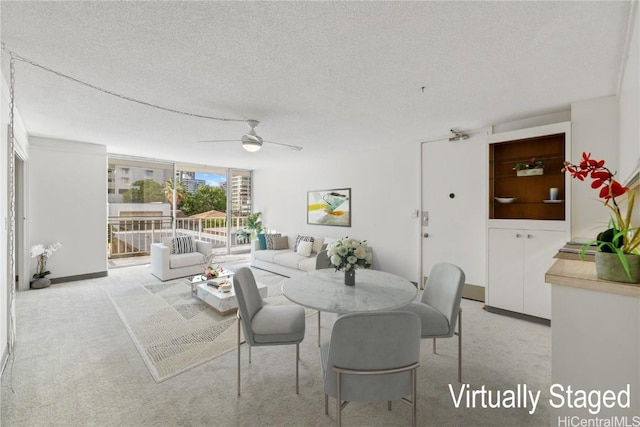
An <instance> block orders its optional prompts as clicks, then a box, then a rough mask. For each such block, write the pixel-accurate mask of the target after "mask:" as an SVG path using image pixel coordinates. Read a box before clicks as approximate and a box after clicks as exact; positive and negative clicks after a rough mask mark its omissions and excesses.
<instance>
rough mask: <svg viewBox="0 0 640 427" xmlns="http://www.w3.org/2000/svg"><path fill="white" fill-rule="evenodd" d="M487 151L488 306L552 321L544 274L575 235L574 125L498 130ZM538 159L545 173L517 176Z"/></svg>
mask: <svg viewBox="0 0 640 427" xmlns="http://www.w3.org/2000/svg"><path fill="white" fill-rule="evenodd" d="M488 150H489V156H488V159H489V162H488V168H489V170H488V177H489V183H488V189H489V191H488V196H489V203H488V206H489V211H488V215H487V216H488V239H487V242H488V247H487V252H488V268H487V272H488V277H487V299H486V303H487V307H488V308H489V309H492V308H496V309H501V310H507V311H509V312H515V313H522V314H526V315H529V316H535V317H537V318H542V319H551V288H550V286H549V285H548V284H546V283H545V277H544V276H545V273H546V271H547V270H548V269H549V267H551V265H552V264H553V262H554V256H555V255H556V254H557V252H558V249H560V248H561V247H563V246H564V245H565V243H566V242H567V241H568V240H569V235H570V227H569V221H568V218H570V217H571V216H570V203H568V202H567V201H569V200H570V185H569V177H568V176H567V175H566V174H565V173H563V172H562V167H563V162H564V160H565V159H567V158H569V153H570V124H569V123H559V124H555V125H548V126H541V127H538V128H531V129H524V130H518V131H513V132H507V133H502V134H494V135H491V136H490V137H489V146H488ZM535 162H542V164H543V165H544V168H543V170H542V171H535V172H534V173H531V174H522V173H521V174H518V172H517V166H516V165H518V164H526V163H535ZM552 188H553V189H554V190H551V189H552ZM552 192H553V193H556V194H557V196H555V194H554V197H553V198H552V194H551V193H552Z"/></svg>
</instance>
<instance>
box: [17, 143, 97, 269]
mask: <svg viewBox="0 0 640 427" xmlns="http://www.w3.org/2000/svg"><path fill="white" fill-rule="evenodd" d="M29 142H30V150H29V155H30V165H29V187H30V191H29V210H28V214H27V216H28V227H29V245H28V247H29V248H30V247H31V246H32V245H35V244H37V243H42V244H44V245H45V246H46V245H49V244H51V243H53V242H55V241H60V242H62V245H63V246H62V248H61V249H59V250H58V251H57V252H55V253H54V254H53V255H52V256H51V257H50V258H49V261H48V262H47V268H48V269H49V270H51V275H50V276H48V277H49V278H51V279H55V278H58V277H59V278H63V277H70V276H78V275H83V274H92V273H102V272H106V271H107V151H106V147H105V146H103V145H96V144H87V143H81V142H73V141H62V140H56V139H47V138H35V137H32V138H30V141H29ZM35 271H36V262H35V259H33V260H32V262H31V274H33V273H34V272H35Z"/></svg>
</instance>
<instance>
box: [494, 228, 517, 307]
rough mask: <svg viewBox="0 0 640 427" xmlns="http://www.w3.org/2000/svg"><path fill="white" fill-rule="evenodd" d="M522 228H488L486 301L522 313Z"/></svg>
mask: <svg viewBox="0 0 640 427" xmlns="http://www.w3.org/2000/svg"><path fill="white" fill-rule="evenodd" d="M523 233H524V232H523V231H522V230H514V229H506V228H490V229H489V283H488V284H487V287H488V288H489V292H488V299H487V304H488V305H489V306H491V307H496V308H502V309H504V310H511V311H516V312H518V313H522V312H523V310H524V301H523V298H524V296H523V292H522V281H523V271H524V268H523V267H524V265H523V260H524V256H523V255H524V242H525V239H524V236H523Z"/></svg>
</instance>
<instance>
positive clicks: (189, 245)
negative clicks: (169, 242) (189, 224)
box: [173, 236, 196, 254]
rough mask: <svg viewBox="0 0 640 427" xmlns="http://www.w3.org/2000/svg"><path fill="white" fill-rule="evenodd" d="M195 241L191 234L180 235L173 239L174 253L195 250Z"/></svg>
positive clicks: (185, 252)
mask: <svg viewBox="0 0 640 427" xmlns="http://www.w3.org/2000/svg"><path fill="white" fill-rule="evenodd" d="M195 246H196V245H195V243H194V241H193V238H192V237H191V236H179V237H175V238H174V239H173V253H174V254H187V253H190V252H195V251H196V248H195Z"/></svg>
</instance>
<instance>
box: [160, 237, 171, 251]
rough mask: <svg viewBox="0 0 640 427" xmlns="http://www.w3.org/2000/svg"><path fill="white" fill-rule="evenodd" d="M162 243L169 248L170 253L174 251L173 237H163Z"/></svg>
mask: <svg viewBox="0 0 640 427" xmlns="http://www.w3.org/2000/svg"><path fill="white" fill-rule="evenodd" d="M162 244H163V245H165V246H166V247H168V248H169V253H170V254H172V253H174V252H173V237H163V238H162Z"/></svg>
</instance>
